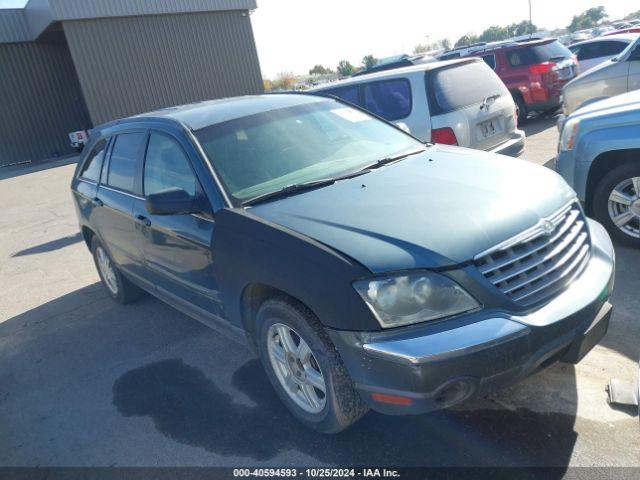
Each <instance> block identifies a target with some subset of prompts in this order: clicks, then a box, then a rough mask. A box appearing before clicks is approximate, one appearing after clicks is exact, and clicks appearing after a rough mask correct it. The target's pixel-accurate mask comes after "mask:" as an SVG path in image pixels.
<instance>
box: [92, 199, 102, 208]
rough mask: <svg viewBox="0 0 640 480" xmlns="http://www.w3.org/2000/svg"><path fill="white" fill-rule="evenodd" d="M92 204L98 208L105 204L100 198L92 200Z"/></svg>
mask: <svg viewBox="0 0 640 480" xmlns="http://www.w3.org/2000/svg"><path fill="white" fill-rule="evenodd" d="M91 203H93V204H94V205H95V206H96V207H102V206H103V205H104V203H103V202H102V200H100V199H99V198H98V197H94V198H92V199H91Z"/></svg>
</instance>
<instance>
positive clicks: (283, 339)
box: [267, 323, 327, 414]
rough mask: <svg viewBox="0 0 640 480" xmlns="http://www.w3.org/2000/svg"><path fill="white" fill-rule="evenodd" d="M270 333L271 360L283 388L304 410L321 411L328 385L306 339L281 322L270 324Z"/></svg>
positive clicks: (268, 344)
mask: <svg viewBox="0 0 640 480" xmlns="http://www.w3.org/2000/svg"><path fill="white" fill-rule="evenodd" d="M267 335H268V337H267V348H268V353H269V360H270V362H271V366H272V367H273V371H274V372H275V374H276V377H278V380H279V381H280V385H282V388H283V389H284V391H285V392H286V393H287V395H288V396H289V398H290V399H291V400H293V402H294V403H295V404H296V405H298V406H299V407H300V408H302V409H303V410H304V411H305V412H309V413H314V414H315V413H320V412H321V411H322V410H323V409H324V406H325V404H326V400H327V387H326V383H325V380H324V375H323V374H322V370H321V369H320V365H319V364H318V361H317V360H316V358H315V357H314V355H313V352H312V351H311V348H309V345H308V344H307V342H306V341H305V340H304V339H303V338H302V337H301V336H300V334H298V333H297V332H296V331H295V330H294V329H292V328H291V327H288V326H287V325H284V324H282V323H275V324H273V325H271V326H270V327H269V331H268V333H267Z"/></svg>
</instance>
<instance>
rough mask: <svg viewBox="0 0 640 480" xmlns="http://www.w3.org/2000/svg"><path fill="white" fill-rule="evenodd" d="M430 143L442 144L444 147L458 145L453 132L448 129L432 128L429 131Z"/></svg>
mask: <svg viewBox="0 0 640 480" xmlns="http://www.w3.org/2000/svg"><path fill="white" fill-rule="evenodd" d="M431 141H432V142H433V143H442V144H444V145H458V139H457V138H456V134H455V133H453V130H452V129H451V128H449V127H445V128H434V129H433V130H431Z"/></svg>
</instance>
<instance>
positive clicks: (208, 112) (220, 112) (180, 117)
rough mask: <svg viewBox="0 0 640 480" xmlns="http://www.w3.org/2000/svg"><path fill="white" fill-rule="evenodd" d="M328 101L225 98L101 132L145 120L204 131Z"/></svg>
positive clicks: (288, 96) (308, 97)
mask: <svg viewBox="0 0 640 480" xmlns="http://www.w3.org/2000/svg"><path fill="white" fill-rule="evenodd" d="M325 101H327V99H326V98H324V97H318V96H313V95H303V94H294V93H282V94H267V95H247V96H243V97H231V98H221V99H217V100H206V101H203V102H197V103H190V104H186V105H178V106H175V107H168V108H163V109H161V110H155V111H152V112H147V113H142V114H139V115H134V116H132V117H128V118H123V119H120V120H116V121H114V122H110V123H108V124H105V125H101V126H99V127H98V129H99V130H104V129H106V128H109V127H112V126H115V125H122V124H128V123H139V122H141V121H145V120H169V121H172V122H177V123H179V124H181V125H184V126H185V127H187V128H188V129H190V130H200V129H201V128H205V127H208V126H210V125H215V124H218V123H223V122H227V121H229V120H235V119H237V118H242V117H247V116H250V115H255V114H258V113H263V112H267V111H270V110H277V109H280V108H287V107H293V106H296V105H304V104H311V103H318V102H325Z"/></svg>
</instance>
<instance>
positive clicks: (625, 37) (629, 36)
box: [570, 33, 640, 47]
mask: <svg viewBox="0 0 640 480" xmlns="http://www.w3.org/2000/svg"><path fill="white" fill-rule="evenodd" d="M638 37H640V34H638V33H619V34H616V35H607V36H605V37H595V38H590V39H589V40H582V41H581V42H576V43H573V44H571V45H570V47H575V46H577V45H585V44H587V43H593V42H602V41H610V40H622V41H624V42H628V43H631V42H633V41H634V40H635V39H636V38H638Z"/></svg>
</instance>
